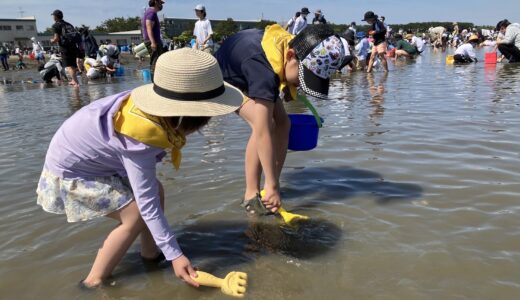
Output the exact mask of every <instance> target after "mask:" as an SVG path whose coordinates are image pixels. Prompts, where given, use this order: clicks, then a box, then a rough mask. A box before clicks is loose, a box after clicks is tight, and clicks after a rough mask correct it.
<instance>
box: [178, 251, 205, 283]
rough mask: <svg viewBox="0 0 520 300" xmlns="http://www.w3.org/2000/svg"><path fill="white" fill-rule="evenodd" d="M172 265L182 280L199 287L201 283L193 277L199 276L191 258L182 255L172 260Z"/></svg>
mask: <svg viewBox="0 0 520 300" xmlns="http://www.w3.org/2000/svg"><path fill="white" fill-rule="evenodd" d="M172 267H173V270H174V271H175V276H177V277H178V278H180V279H181V280H182V281H184V282H186V283H187V284H189V285H192V286H194V287H199V284H198V283H197V282H195V281H194V280H193V279H192V278H191V277H197V273H196V272H195V269H193V267H192V266H191V262H190V260H189V259H188V258H187V257H186V256H184V255H181V256H179V257H178V258H176V259H175V260H173V261H172Z"/></svg>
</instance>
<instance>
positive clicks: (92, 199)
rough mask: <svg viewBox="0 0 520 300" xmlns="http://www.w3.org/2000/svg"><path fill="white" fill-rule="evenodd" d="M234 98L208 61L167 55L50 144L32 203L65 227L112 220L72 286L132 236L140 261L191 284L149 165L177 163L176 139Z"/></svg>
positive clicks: (108, 261)
mask: <svg viewBox="0 0 520 300" xmlns="http://www.w3.org/2000/svg"><path fill="white" fill-rule="evenodd" d="M243 97H244V95H243V94H242V93H241V92H240V90H238V89H237V88H235V87H233V86H231V85H229V84H227V83H225V82H224V81H223V79H222V73H221V71H220V68H219V66H218V62H217V61H216V60H215V58H214V57H213V56H211V55H210V54H208V53H204V52H202V51H198V50H194V49H187V48H185V49H179V50H174V51H170V52H168V53H166V54H164V55H162V56H161V57H159V59H158V61H157V69H156V73H155V81H154V83H151V84H146V85H143V86H140V87H137V88H135V89H133V90H132V91H125V92H122V93H119V94H116V95H112V96H108V97H106V98H103V99H99V100H97V101H94V102H92V103H91V104H89V105H87V106H85V107H83V108H82V109H80V110H79V111H77V112H76V113H75V114H74V115H73V116H71V117H70V118H69V119H68V120H66V121H65V122H64V123H63V124H62V125H61V127H60V128H59V129H58V131H57V132H56V134H55V135H54V137H53V138H52V140H51V142H50V145H49V149H48V150H47V155H46V158H45V163H44V167H43V171H42V174H41V176H40V180H39V183H38V187H37V190H36V192H37V194H38V198H37V204H38V205H40V206H41V207H42V208H43V209H44V210H45V211H47V212H51V213H57V214H66V216H67V221H68V222H79V221H86V220H92V219H97V218H100V217H107V218H109V219H113V220H115V221H117V225H116V227H115V228H114V229H113V230H112V231H111V232H110V233H109V235H108V236H107V238H106V239H105V241H104V243H103V245H102V247H101V248H100V249H99V251H98V253H97V256H96V259H95V260H94V263H93V265H92V268H91V270H90V273H89V274H88V275H87V277H86V278H85V279H84V280H82V281H81V283H80V286H81V287H86V288H93V287H97V286H100V285H102V284H103V283H104V281H105V280H106V279H107V278H108V277H109V276H110V275H111V273H112V271H113V270H114V268H115V267H116V265H117V264H118V263H119V261H120V260H121V259H122V257H123V256H124V255H125V253H126V252H127V251H128V249H129V248H130V246H131V245H132V243H133V242H134V241H135V240H136V238H137V237H138V236H139V235H140V237H141V253H140V255H141V257H142V259H143V260H145V261H155V262H158V259H161V256H162V257H163V259H164V258H165V259H166V260H168V261H171V265H172V269H173V270H174V272H175V274H176V276H177V277H179V278H181V279H182V280H183V281H185V282H187V283H188V284H191V285H193V286H198V283H197V282H195V281H194V280H193V278H192V277H197V275H196V273H195V270H194V268H193V267H192V265H191V262H190V260H189V259H188V258H187V257H186V256H185V254H184V253H183V252H182V250H181V248H180V246H179V244H178V243H177V239H176V238H175V234H174V232H173V231H172V229H171V226H170V225H169V224H168V221H167V220H166V217H165V215H164V204H165V203H164V198H165V197H164V189H163V187H162V185H161V183H160V182H159V180H158V179H157V176H156V164H157V163H158V162H160V161H161V160H162V159H163V158H164V156H165V155H166V152H165V149H171V154H172V163H173V166H174V167H175V168H176V169H178V168H179V167H180V163H181V157H182V156H181V148H182V147H183V146H184V144H185V143H186V136H187V135H189V134H191V133H193V132H197V130H199V129H201V128H202V127H204V126H205V125H206V124H207V123H208V122H209V120H210V118H211V117H213V116H218V115H224V114H228V113H231V112H234V111H236V110H237V109H238V108H239V106H240V104H241V102H242V100H243Z"/></svg>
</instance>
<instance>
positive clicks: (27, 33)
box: [0, 17, 38, 48]
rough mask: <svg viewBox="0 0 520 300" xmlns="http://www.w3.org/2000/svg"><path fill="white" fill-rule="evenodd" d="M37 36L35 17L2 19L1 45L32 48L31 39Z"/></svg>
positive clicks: (0, 21)
mask: <svg viewBox="0 0 520 300" xmlns="http://www.w3.org/2000/svg"><path fill="white" fill-rule="evenodd" d="M37 34H38V31H37V30H36V18H35V17H23V18H16V19H0V43H7V44H9V45H10V46H20V47H22V48H30V47H32V42H31V37H33V36H36V35H37Z"/></svg>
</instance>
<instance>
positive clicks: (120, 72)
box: [116, 66, 125, 76]
mask: <svg viewBox="0 0 520 300" xmlns="http://www.w3.org/2000/svg"><path fill="white" fill-rule="evenodd" d="M124 75H125V68H124V67H123V66H119V68H117V69H116V76H124Z"/></svg>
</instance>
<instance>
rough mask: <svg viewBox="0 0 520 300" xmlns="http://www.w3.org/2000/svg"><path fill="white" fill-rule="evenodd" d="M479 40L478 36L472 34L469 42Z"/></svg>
mask: <svg viewBox="0 0 520 300" xmlns="http://www.w3.org/2000/svg"><path fill="white" fill-rule="evenodd" d="M478 40H479V38H478V35H476V34H472V35H471V36H470V37H469V39H468V42H472V41H476V42H478Z"/></svg>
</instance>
